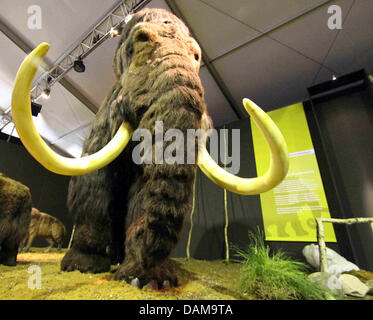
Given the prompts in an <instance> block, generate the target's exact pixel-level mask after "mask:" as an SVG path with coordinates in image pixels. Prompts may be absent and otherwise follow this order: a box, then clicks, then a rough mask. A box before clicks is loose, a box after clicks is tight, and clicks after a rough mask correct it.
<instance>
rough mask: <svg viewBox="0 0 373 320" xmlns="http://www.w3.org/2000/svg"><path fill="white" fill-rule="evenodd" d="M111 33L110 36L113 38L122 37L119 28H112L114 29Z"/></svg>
mask: <svg viewBox="0 0 373 320" xmlns="http://www.w3.org/2000/svg"><path fill="white" fill-rule="evenodd" d="M109 33H110V36H111V37H112V38H114V37H117V36H119V35H120V29H119V28H118V27H115V28H114V27H112V28H111V29H110V31H109Z"/></svg>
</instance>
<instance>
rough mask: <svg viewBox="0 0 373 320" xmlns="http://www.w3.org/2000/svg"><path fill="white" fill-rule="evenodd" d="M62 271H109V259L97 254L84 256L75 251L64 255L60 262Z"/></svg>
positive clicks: (72, 250)
mask: <svg viewBox="0 0 373 320" xmlns="http://www.w3.org/2000/svg"><path fill="white" fill-rule="evenodd" d="M61 270H62V271H68V272H69V271H74V270H79V271H80V272H82V273H101V272H107V271H109V270H110V258H109V257H108V256H102V255H98V254H86V253H82V252H80V251H78V250H76V249H71V250H70V251H68V252H67V253H66V255H65V256H64V257H63V259H62V261H61Z"/></svg>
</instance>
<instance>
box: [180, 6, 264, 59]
mask: <svg viewBox="0 0 373 320" xmlns="http://www.w3.org/2000/svg"><path fill="white" fill-rule="evenodd" d="M222 2H223V1H222ZM227 2H230V3H232V1H227ZM233 3H234V2H233ZM176 4H177V5H178V7H179V8H180V10H181V11H182V13H183V15H184V17H185V19H186V21H187V22H188V24H189V25H190V27H191V28H192V29H193V31H194V33H195V36H196V37H197V39H198V41H199V42H200V44H201V46H202V47H203V48H204V49H205V51H206V53H207V55H208V56H209V58H214V57H215V56H218V55H221V54H223V53H225V52H226V51H227V50H229V49H231V48H232V47H233V46H235V45H236V44H238V43H241V42H243V41H245V40H246V39H248V38H251V37H253V36H255V35H257V34H258V32H256V31H254V30H252V29H250V28H249V27H247V26H245V25H243V24H242V23H240V22H237V21H235V20H234V19H232V18H230V17H228V16H227V15H224V14H222V13H221V12H219V11H216V10H214V9H212V8H210V7H209V6H206V5H205V4H204V3H202V2H201V1H199V0H177V1H176Z"/></svg>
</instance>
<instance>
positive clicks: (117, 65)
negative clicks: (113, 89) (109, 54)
mask: <svg viewBox="0 0 373 320" xmlns="http://www.w3.org/2000/svg"><path fill="white" fill-rule="evenodd" d="M121 52H122V46H119V47H118V49H117V51H116V52H115V55H114V60H113V70H114V73H115V75H116V77H117V79H118V80H119V79H120V76H121V75H122V73H123V63H122V54H121Z"/></svg>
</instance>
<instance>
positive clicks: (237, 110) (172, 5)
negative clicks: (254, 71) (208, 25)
mask: <svg viewBox="0 0 373 320" xmlns="http://www.w3.org/2000/svg"><path fill="white" fill-rule="evenodd" d="M165 2H166V4H167V5H168V7H169V8H170V9H171V11H172V13H173V14H175V15H176V16H178V17H179V18H180V19H181V20H182V21H183V22H184V23H185V25H186V26H187V27H188V29H189V31H190V33H191V35H192V36H193V38H194V39H195V40H196V41H197V42H198V44H199V46H200V47H201V50H202V61H203V63H204V64H205V66H206V68H207V69H208V71H209V72H210V74H211V76H212V77H213V79H214V80H215V82H216V84H217V85H218V87H219V89H220V90H221V92H222V94H223V95H224V97H225V98H226V99H227V101H228V103H229V104H230V106H231V108H232V110H233V112H234V113H235V115H236V116H237V117H238V119H244V118H246V117H247V115H244V114H243V112H242V111H241V108H240V106H239V105H238V104H237V103H236V100H235V99H234V97H233V95H232V93H231V92H230V90H229V89H228V87H227V85H226V84H225V83H224V81H223V79H222V78H221V76H220V74H219V73H218V71H217V70H216V68H215V66H214V65H213V64H212V63H211V62H210V59H209V57H208V55H207V53H206V50H204V49H203V47H202V45H201V43H200V41H198V38H197V37H196V35H195V33H194V32H193V29H192V28H191V26H190V25H189V23H188V21H187V20H186V19H185V17H184V15H183V14H182V13H181V11H180V9H179V7H178V5H177V4H176V2H175V0H165Z"/></svg>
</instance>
